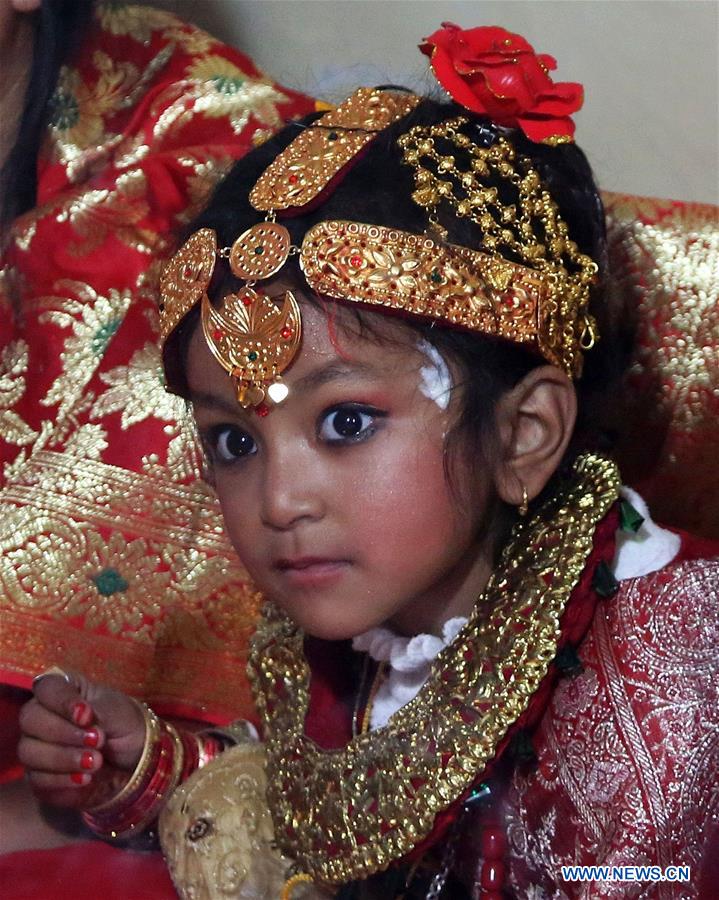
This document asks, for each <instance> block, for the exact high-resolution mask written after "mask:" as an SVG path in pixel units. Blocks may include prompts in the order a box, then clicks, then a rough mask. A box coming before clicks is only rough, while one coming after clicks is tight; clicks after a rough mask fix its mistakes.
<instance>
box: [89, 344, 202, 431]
mask: <svg viewBox="0 0 719 900" xmlns="http://www.w3.org/2000/svg"><path fill="white" fill-rule="evenodd" d="M100 378H101V380H102V381H103V382H104V383H105V384H107V385H109V390H107V391H105V393H104V394H101V395H100V396H99V397H98V399H97V400H96V402H95V405H94V406H93V408H92V417H93V418H94V419H99V418H101V417H103V416H107V415H110V414H111V413H115V412H121V413H122V415H121V418H120V424H121V425H122V427H123V428H129V427H130V426H131V425H136V424H137V423H138V422H143V421H144V420H145V419H148V418H151V417H152V418H155V419H162V420H164V421H166V422H176V421H177V420H178V418H182V414H183V411H184V408H185V404H184V401H183V400H181V399H180V398H179V397H176V396H174V394H168V393H167V391H166V390H165V385H164V380H163V377H162V366H161V363H160V351H159V349H158V348H157V345H155V344H145V346H144V347H143V348H142V349H141V350H138V351H137V352H136V353H135V354H134V355H133V357H132V359H131V360H130V363H129V365H127V366H118V367H117V368H116V369H110V371H109V372H103V373H102V374H101V375H100Z"/></svg>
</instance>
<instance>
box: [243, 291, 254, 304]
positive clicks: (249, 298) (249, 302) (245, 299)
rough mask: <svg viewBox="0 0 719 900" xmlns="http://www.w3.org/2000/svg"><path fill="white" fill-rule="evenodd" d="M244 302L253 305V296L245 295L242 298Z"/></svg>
mask: <svg viewBox="0 0 719 900" xmlns="http://www.w3.org/2000/svg"><path fill="white" fill-rule="evenodd" d="M242 302H243V303H244V304H245V306H252V297H250V295H249V294H245V296H244V297H243V298H242Z"/></svg>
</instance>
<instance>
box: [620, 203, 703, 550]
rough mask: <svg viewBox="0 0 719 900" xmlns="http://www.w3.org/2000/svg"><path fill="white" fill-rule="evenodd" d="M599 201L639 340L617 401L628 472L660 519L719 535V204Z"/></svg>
mask: <svg viewBox="0 0 719 900" xmlns="http://www.w3.org/2000/svg"><path fill="white" fill-rule="evenodd" d="M603 199H604V203H605V207H606V211H607V225H608V234H609V259H610V266H611V269H612V274H613V278H614V281H615V284H616V287H617V288H618V291H619V295H620V301H621V304H620V305H621V307H622V315H623V316H624V319H625V324H627V325H628V326H629V329H630V330H631V331H633V332H634V339H635V343H634V349H633V352H632V358H631V364H630V370H629V373H628V378H627V381H626V383H625V386H624V390H623V391H622V393H621V396H620V397H615V398H613V400H612V402H613V404H614V406H613V412H612V415H611V418H612V419H613V421H614V423H615V426H616V429H617V431H618V432H619V433H620V434H621V442H620V446H619V463H620V467H621V470H622V475H623V477H624V480H625V482H626V483H627V484H630V485H632V486H633V487H636V489H637V490H638V491H639V492H640V493H641V494H642V496H643V497H644V498H645V500H646V501H647V503H648V504H649V508H650V509H651V510H652V515H653V516H654V517H655V518H656V519H657V520H658V521H660V522H663V523H665V524H667V525H672V526H674V527H677V528H683V529H686V530H687V531H690V532H692V533H693V534H699V535H705V536H707V537H713V538H719V478H717V474H716V448H717V447H718V446H719V209H718V208H717V207H716V206H709V205H707V204H701V203H682V202H679V201H675V200H656V199H650V198H647V197H632V196H629V195H626V194H611V193H605V194H604V195H603ZM627 320H629V321H627Z"/></svg>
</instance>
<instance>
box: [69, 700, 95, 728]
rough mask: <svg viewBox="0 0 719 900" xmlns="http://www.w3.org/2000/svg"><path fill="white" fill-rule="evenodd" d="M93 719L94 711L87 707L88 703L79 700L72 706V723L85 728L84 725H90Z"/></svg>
mask: <svg viewBox="0 0 719 900" xmlns="http://www.w3.org/2000/svg"><path fill="white" fill-rule="evenodd" d="M91 718H92V710H91V709H90V707H89V706H88V705H87V703H83V701H82V700H78V701H77V703H73V705H72V721H73V722H74V723H75V724H76V725H79V726H80V727H83V726H84V725H89V724H90V719H91Z"/></svg>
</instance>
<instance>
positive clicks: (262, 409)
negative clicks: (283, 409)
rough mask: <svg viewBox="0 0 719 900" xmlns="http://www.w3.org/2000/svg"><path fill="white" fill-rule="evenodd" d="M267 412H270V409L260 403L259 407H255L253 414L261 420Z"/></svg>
mask: <svg viewBox="0 0 719 900" xmlns="http://www.w3.org/2000/svg"><path fill="white" fill-rule="evenodd" d="M269 411H270V408H269V406H268V405H267V404H266V403H260V405H259V406H257V407H255V412H256V413H257V415H258V416H259V417H260V418H261V419H264V417H265V416H266V415H267V413H269Z"/></svg>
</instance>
